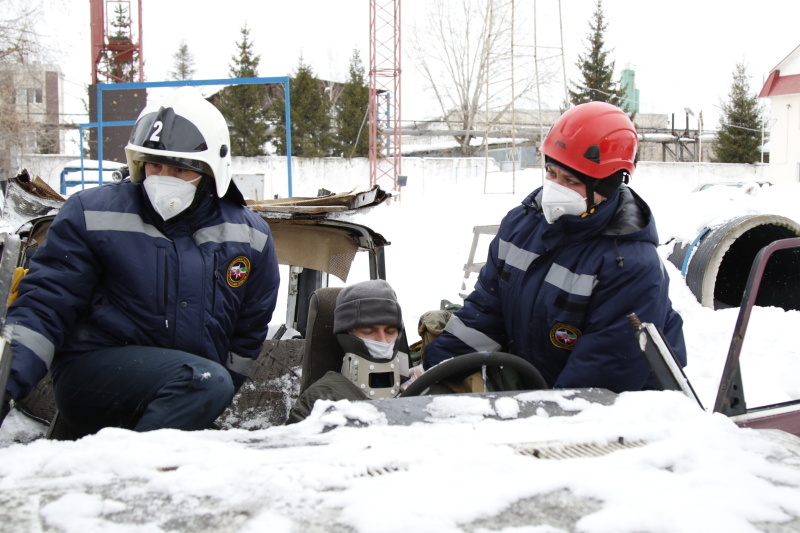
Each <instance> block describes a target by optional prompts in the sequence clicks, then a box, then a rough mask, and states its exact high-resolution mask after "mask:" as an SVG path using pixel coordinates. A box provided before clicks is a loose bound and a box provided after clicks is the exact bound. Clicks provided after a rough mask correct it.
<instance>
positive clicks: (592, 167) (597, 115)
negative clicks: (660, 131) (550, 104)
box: [541, 102, 639, 179]
mask: <svg viewBox="0 0 800 533" xmlns="http://www.w3.org/2000/svg"><path fill="white" fill-rule="evenodd" d="M638 144H639V136H638V134H637V133H636V128H635V127H634V125H633V122H631V119H630V118H628V115H627V114H625V112H624V111H623V110H622V109H620V108H618V107H617V106H615V105H611V104H609V103H606V102H588V103H585V104H580V105H577V106H575V107H573V108H572V109H569V110H567V111H566V112H565V113H564V114H563V115H561V116H560V117H559V118H558V120H556V123H555V124H553V127H552V128H550V133H548V134H547V137H545V138H544V141H543V142H542V147H541V151H542V153H543V154H544V155H546V156H548V157H551V158H552V159H555V160H556V161H558V162H559V163H561V164H562V165H565V166H567V167H569V168H571V169H574V170H576V171H578V172H580V173H582V174H585V175H586V176H589V177H591V178H596V179H603V178H607V177H609V176H611V175H613V174H615V173H617V172H618V171H620V170H627V171H628V173H629V174H632V173H633V168H634V161H635V159H636V149H637V147H638Z"/></svg>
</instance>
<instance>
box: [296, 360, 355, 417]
mask: <svg viewBox="0 0 800 533" xmlns="http://www.w3.org/2000/svg"><path fill="white" fill-rule="evenodd" d="M366 399H367V396H366V395H365V394H364V393H363V392H361V391H360V390H359V389H358V387H356V385H355V384H354V383H353V382H352V381H350V380H349V379H347V378H346V377H344V376H343V375H342V374H340V373H339V372H334V371H332V370H331V371H328V372H325V375H324V376H322V377H321V378H319V379H318V380H317V381H315V382H314V383H313V384H311V386H310V387H308V388H307V389H306V390H304V391H303V393H302V394H301V395H300V396H299V397H298V398H297V401H296V402H295V404H294V405H293V406H292V410H291V411H289V419H288V420H287V421H286V423H287V424H294V423H296V422H300V421H301V420H305V419H306V418H307V417H308V415H310V414H311V410H312V409H313V408H314V404H315V403H316V401H317V400H333V401H338V400H350V401H351V402H356V401H359V400H366Z"/></svg>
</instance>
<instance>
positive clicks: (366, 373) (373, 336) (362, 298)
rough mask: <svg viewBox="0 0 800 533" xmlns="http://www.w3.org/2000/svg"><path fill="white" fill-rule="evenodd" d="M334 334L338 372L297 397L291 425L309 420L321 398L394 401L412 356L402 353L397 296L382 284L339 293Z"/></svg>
mask: <svg viewBox="0 0 800 533" xmlns="http://www.w3.org/2000/svg"><path fill="white" fill-rule="evenodd" d="M333 332H334V333H335V334H336V338H337V340H338V341H339V345H340V346H341V347H342V350H344V352H345V355H344V360H343V361H342V370H341V373H340V372H327V373H326V374H325V375H324V376H322V378H320V379H319V380H318V381H316V382H314V383H313V384H312V385H311V386H310V387H308V389H306V390H305V391H304V392H303V393H302V394H301V395H300V397H299V398H298V399H297V402H296V403H295V405H294V407H292V410H291V411H290V412H289V420H288V421H287V422H286V423H287V424H291V423H294V422H299V421H301V420H303V419H305V418H306V417H307V416H308V415H309V413H311V409H313V407H314V403H315V402H316V401H317V400H351V401H356V400H363V399H365V398H369V399H373V398H393V397H395V396H397V394H398V393H399V392H400V383H401V379H403V377H406V376H407V375H408V355H407V354H405V353H403V352H399V351H398V346H397V342H396V341H397V339H398V338H399V337H400V335H401V334H402V333H403V317H402V313H401V311H400V304H399V303H398V302H397V295H396V294H395V292H394V290H393V289H392V287H391V286H390V285H389V283H387V282H386V281H384V280H380V279H378V280H370V281H364V282H361V283H356V284H355V285H351V286H349V287H345V288H343V289H342V290H341V292H340V293H339V295H338V297H337V298H336V308H335V309H334V311H333Z"/></svg>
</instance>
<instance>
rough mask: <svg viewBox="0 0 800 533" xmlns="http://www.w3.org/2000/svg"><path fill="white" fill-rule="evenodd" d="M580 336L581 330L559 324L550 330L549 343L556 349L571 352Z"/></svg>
mask: <svg viewBox="0 0 800 533" xmlns="http://www.w3.org/2000/svg"><path fill="white" fill-rule="evenodd" d="M581 335H582V333H581V330H579V329H578V328H576V327H575V326H570V325H569V324H564V323H562V322H559V323H557V324H556V325H555V326H553V328H552V329H551V330H550V342H552V343H553V346H555V347H556V348H563V349H564V350H572V349H573V348H574V347H575V343H576V342H578V339H579V338H580V336H581Z"/></svg>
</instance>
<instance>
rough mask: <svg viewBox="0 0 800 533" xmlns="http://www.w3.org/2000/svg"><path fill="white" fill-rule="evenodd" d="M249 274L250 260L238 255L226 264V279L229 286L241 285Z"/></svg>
mask: <svg viewBox="0 0 800 533" xmlns="http://www.w3.org/2000/svg"><path fill="white" fill-rule="evenodd" d="M249 275H250V260H249V259H248V258H246V257H245V256H243V255H240V256H239V257H237V258H236V259H234V260H233V261H231V263H230V264H229V265H228V275H227V276H226V279H227V281H228V285H230V286H231V287H241V286H242V285H244V282H245V281H247V276H249Z"/></svg>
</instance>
